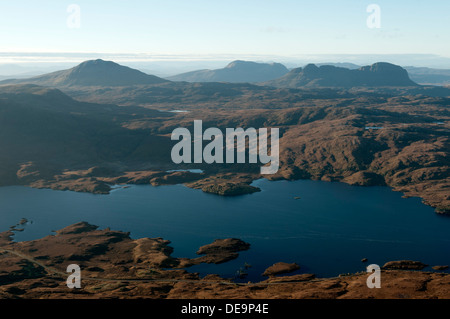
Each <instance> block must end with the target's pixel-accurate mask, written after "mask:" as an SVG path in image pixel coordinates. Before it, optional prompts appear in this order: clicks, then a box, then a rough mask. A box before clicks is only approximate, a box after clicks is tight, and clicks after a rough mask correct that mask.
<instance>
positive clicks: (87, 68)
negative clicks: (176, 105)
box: [8, 59, 168, 87]
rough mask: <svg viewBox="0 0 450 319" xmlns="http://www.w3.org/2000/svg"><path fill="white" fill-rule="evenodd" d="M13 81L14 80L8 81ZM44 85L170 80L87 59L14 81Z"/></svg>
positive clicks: (121, 84)
mask: <svg viewBox="0 0 450 319" xmlns="http://www.w3.org/2000/svg"><path fill="white" fill-rule="evenodd" d="M8 82H9V83H12V81H8ZM22 82H26V83H32V84H37V85H43V86H52V87H64V86H130V85H142V84H158V83H164V82H168V81H167V80H164V79H161V78H159V77H157V76H154V75H149V74H146V73H143V72H141V71H139V70H136V69H132V68H129V67H127V66H123V65H120V64H117V63H115V62H112V61H104V60H101V59H97V60H89V61H85V62H83V63H81V64H79V65H77V66H75V67H73V68H71V69H68V70H62V71H56V72H52V73H49V74H44V75H40V76H36V77H33V78H30V79H25V80H14V83H22Z"/></svg>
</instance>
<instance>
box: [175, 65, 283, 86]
mask: <svg viewBox="0 0 450 319" xmlns="http://www.w3.org/2000/svg"><path fill="white" fill-rule="evenodd" d="M288 72H289V70H288V69H287V68H286V67H285V66H284V65H283V64H280V63H260V62H253V61H243V60H236V61H233V62H231V63H229V64H228V65H227V66H226V67H224V68H222V69H216V70H198V71H192V72H187V73H183V74H179V75H175V76H172V77H170V78H169V80H172V81H188V82H230V83H244V82H263V81H269V80H272V79H276V78H279V77H280V76H283V75H285V74H286V73H288Z"/></svg>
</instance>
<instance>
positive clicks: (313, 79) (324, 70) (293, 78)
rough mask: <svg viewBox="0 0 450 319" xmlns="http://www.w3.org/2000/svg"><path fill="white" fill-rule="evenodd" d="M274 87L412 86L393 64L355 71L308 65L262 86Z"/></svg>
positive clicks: (399, 68)
mask: <svg viewBox="0 0 450 319" xmlns="http://www.w3.org/2000/svg"><path fill="white" fill-rule="evenodd" d="M266 84H267V85H273V86H276V87H347V88H348V87H379V86H416V85H417V84H416V83H414V82H413V81H411V79H410V78H409V76H408V72H407V71H406V70H405V69H404V68H402V67H400V66H398V65H395V64H391V63H387V62H378V63H374V64H372V65H368V66H364V67H361V68H359V69H347V68H342V67H336V66H332V65H321V66H320V67H317V66H316V65H315V64H308V65H306V66H305V67H304V68H297V69H294V70H292V71H291V72H289V73H288V74H286V75H285V76H283V77H281V78H279V79H276V80H274V81H270V82H267V83H266Z"/></svg>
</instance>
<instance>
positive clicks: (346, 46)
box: [0, 0, 450, 57]
mask: <svg viewBox="0 0 450 319" xmlns="http://www.w3.org/2000/svg"><path fill="white" fill-rule="evenodd" d="M72 3H73V4H78V5H79V6H80V8H81V28H79V29H70V28H68V27H67V24H66V21H67V18H68V16H69V13H67V11H66V10H67V7H68V5H69V4H72ZM371 3H375V4H378V5H379V6H380V7H381V28H380V29H369V28H368V27H367V25H366V19H367V17H368V15H369V13H367V12H366V8H367V6H368V5H369V4H371ZM449 13H450V1H446V0H429V1H420V0H409V1H405V0H395V1H394V0H379V1H378V0H369V1H365V0H342V1H336V0H316V1H309V0H308V1H302V0H277V1H275V0H239V1H236V0H226V1H225V0H183V1H181V0H158V1H148V0H147V1H143V0H141V1H136V0H128V1H123V0H122V1H119V0H108V1H100V0H97V1H96V0H89V1H85V0H72V1H64V0H53V1H51V0H47V1H36V0H33V1H31V0H30V1H28V0H16V1H5V0H2V1H0V34H1V38H0V39H1V41H0V51H3V52H4V51H8V52H12V51H14V52H17V51H20V52H105V53H146V54H180V55H184V54H202V55H205V54H211V55H215V54H261V55H269V56H270V55H274V56H275V55H277V56H294V55H302V54H364V53H367V54H401V53H430V54H438V55H441V56H447V57H450V18H449Z"/></svg>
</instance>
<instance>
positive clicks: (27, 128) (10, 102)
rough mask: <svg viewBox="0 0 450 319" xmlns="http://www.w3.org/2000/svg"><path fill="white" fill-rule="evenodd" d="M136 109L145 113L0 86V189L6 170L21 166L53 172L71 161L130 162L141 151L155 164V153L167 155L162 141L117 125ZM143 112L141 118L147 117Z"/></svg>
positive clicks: (38, 90)
mask: <svg viewBox="0 0 450 319" xmlns="http://www.w3.org/2000/svg"><path fill="white" fill-rule="evenodd" d="M138 109H142V112H144V113H146V112H147V110H145V109H143V108H134V110H132V111H131V110H129V108H126V109H124V108H121V107H118V106H115V105H101V104H93V103H85V102H79V101H76V100H74V99H72V98H70V97H69V96H67V95H65V94H64V93H62V92H61V91H59V90H57V89H51V88H44V87H39V86H35V85H14V86H0V132H1V133H0V149H1V150H2V152H1V154H0V185H1V184H2V183H3V181H2V180H1V179H2V177H5V176H6V175H7V174H6V173H5V172H8V174H10V173H11V169H13V168H15V170H16V171H17V167H18V165H19V164H21V163H26V162H35V163H45V165H46V166H47V167H54V168H55V169H56V168H57V167H59V166H66V167H68V166H70V165H71V164H73V163H75V164H80V163H102V162H104V161H110V162H113V161H118V160H120V161H124V160H131V161H133V160H134V157H135V156H136V154H142V153H144V154H146V157H147V158H149V161H150V162H154V161H159V160H160V158H161V156H160V152H159V150H162V152H164V153H163V154H170V151H168V150H167V148H168V147H169V146H170V143H169V142H168V140H167V138H163V137H158V136H151V134H149V133H148V132H146V131H138V130H134V131H133V130H129V129H126V128H124V127H122V125H121V121H120V119H124V120H126V119H128V118H133V115H134V113H136V110H138ZM150 111H151V110H150ZM151 112H155V111H151ZM144 113H142V114H140V116H148V115H149V114H150V115H151V113H147V114H144ZM155 113H158V112H155ZM166 145H169V146H166ZM151 150H153V152H152V151H151ZM155 150H158V151H155ZM145 152H147V153H148V154H147V153H145ZM166 160H167V159H166ZM5 174H6V175H5ZM13 175H14V174H13ZM11 178H12V179H14V176H12V177H11V176H9V178H7V179H8V180H9V181H11Z"/></svg>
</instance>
